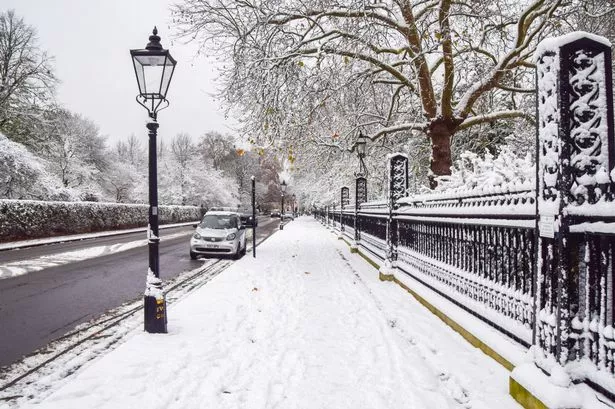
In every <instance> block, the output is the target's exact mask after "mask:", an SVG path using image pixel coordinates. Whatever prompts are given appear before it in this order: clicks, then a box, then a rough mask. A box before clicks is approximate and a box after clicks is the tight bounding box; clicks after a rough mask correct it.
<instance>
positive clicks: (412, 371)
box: [0, 217, 520, 409]
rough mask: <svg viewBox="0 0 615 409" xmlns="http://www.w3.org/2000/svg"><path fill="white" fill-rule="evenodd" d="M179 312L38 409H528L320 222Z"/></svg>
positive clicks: (265, 249)
mask: <svg viewBox="0 0 615 409" xmlns="http://www.w3.org/2000/svg"><path fill="white" fill-rule="evenodd" d="M168 316H169V323H168V327H169V333H168V334H161V335H152V334H146V333H143V332H142V331H141V329H138V330H135V331H133V332H132V333H131V334H130V335H129V336H128V337H126V339H125V340H124V342H123V343H122V344H121V345H120V346H118V347H117V348H116V349H115V350H113V351H111V352H109V353H107V354H105V355H103V356H101V357H99V358H97V359H95V360H93V361H91V362H90V363H89V364H87V365H85V366H84V367H83V368H82V369H80V370H79V371H78V372H76V373H75V374H73V375H71V376H69V377H67V378H65V379H64V380H63V381H62V382H61V383H60V384H58V385H55V386H54V387H53V388H52V390H51V391H50V392H51V393H49V394H46V396H45V397H44V398H42V400H39V401H38V402H36V401H35V402H33V403H31V404H29V406H27V407H37V408H137V407H144V408H148V409H156V408H160V409H162V408H216V409H222V408H246V409H248V408H249V409H261V408H262V409H269V408H280V409H292V408H305V409H320V408H322V409H325V408H326V409H344V408H348V409H362V408H364V409H380V408H383V409H384V408H391V409H422V408H433V409H446V408H475V409H487V408H489V409H494V408H497V409H507V408H519V407H520V406H519V405H517V403H516V402H515V401H514V400H513V399H512V398H511V397H510V396H509V395H508V375H509V373H508V371H506V370H505V369H504V368H503V367H501V366H500V365H498V364H497V363H495V362H494V361H493V360H491V359H490V358H489V357H487V356H485V355H483V354H482V353H481V352H480V351H479V350H477V349H475V348H474V347H472V346H471V345H470V344H468V343H467V342H466V341H465V340H463V339H462V338H461V336H459V335H458V334H457V333H456V332H454V331H453V330H451V329H450V328H449V327H448V326H446V325H445V324H444V323H443V322H441V321H440V320H439V319H438V318H436V317H435V316H434V315H432V314H431V313H430V312H429V311H428V310H427V309H425V308H424V307H423V306H421V305H420V304H419V303H418V302H417V301H416V300H415V299H414V298H412V297H411V296H410V295H409V294H408V293H407V292H405V291H404V290H402V289H401V288H400V287H399V286H397V285H395V284H393V283H389V282H381V281H379V280H378V272H377V271H376V270H375V269H374V268H373V267H371V266H370V265H369V264H367V263H366V262H365V261H364V260H363V259H362V258H361V257H360V256H358V255H356V254H350V252H349V250H348V247H347V246H346V245H345V244H344V243H343V242H342V241H341V240H336V238H335V236H334V235H332V234H331V233H330V232H328V231H327V230H326V229H325V228H324V227H322V226H321V225H320V224H319V223H318V222H316V221H314V220H313V219H311V218H308V217H303V218H300V219H298V220H296V221H294V222H291V223H289V224H288V225H286V226H285V227H284V230H282V231H279V232H277V233H276V234H274V235H273V236H272V237H270V238H269V239H268V240H267V241H265V242H264V243H263V244H262V245H261V246H259V247H258V251H257V258H256V259H253V258H252V257H251V255H248V256H245V257H243V258H242V259H241V260H240V261H238V262H237V263H234V264H233V265H232V266H231V267H230V268H228V269H227V270H226V271H224V272H223V273H222V274H220V275H219V276H217V277H216V278H214V279H213V280H212V281H211V282H209V283H208V284H207V285H205V286H203V287H201V288H199V289H198V290H196V291H194V292H192V293H191V294H190V295H189V296H188V297H186V298H185V299H183V300H181V301H180V302H177V303H176V304H174V305H172V306H171V307H170V308H169V311H168ZM0 406H1V405H0Z"/></svg>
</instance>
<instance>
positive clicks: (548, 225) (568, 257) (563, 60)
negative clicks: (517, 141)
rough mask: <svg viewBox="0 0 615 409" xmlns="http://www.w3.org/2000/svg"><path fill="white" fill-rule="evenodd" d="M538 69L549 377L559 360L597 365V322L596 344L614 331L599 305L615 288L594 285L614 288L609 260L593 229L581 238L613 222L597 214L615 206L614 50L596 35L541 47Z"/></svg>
mask: <svg viewBox="0 0 615 409" xmlns="http://www.w3.org/2000/svg"><path fill="white" fill-rule="evenodd" d="M536 62H537V67H536V70H537V75H536V80H537V89H538V149H537V192H536V195H537V201H538V220H537V226H538V233H539V234H538V236H539V237H538V246H537V251H538V254H537V263H538V264H537V267H536V278H535V280H534V282H535V283H536V288H535V289H534V292H533V294H534V302H535V307H536V314H535V318H534V340H533V343H534V344H535V345H537V346H538V347H539V349H538V350H537V351H536V352H537V353H536V354H535V361H536V363H538V365H540V366H541V367H542V368H543V369H544V370H546V371H547V372H551V370H552V369H553V363H552V362H553V358H555V361H557V362H558V363H559V364H560V365H565V364H566V363H568V362H570V361H573V360H575V359H579V358H580V357H583V356H586V357H587V358H589V359H593V360H595V362H598V361H599V359H598V357H597V356H598V354H596V352H595V350H596V349H597V347H596V346H593V347H592V346H591V345H593V344H592V342H594V341H590V340H589V339H590V338H592V337H593V335H592V331H593V330H591V328H590V327H592V326H594V325H593V324H592V323H594V320H595V327H596V328H597V329H596V331H595V332H596V333H597V334H596V336H595V337H596V338H597V341H595V345H606V344H607V343H606V342H605V340H604V334H603V332H604V331H602V330H600V328H599V327H604V326H607V325H608V326H611V325H613V323H612V317H610V322H606V321H607V319H606V313H605V311H606V309H607V308H608V309H611V308H609V307H605V306H601V305H600V301H599V300H600V299H601V297H602V294H600V292H605V291H608V292H610V293H612V292H613V289H612V288H608V289H607V286H606V284H604V285H599V286H596V284H595V282H596V281H597V282H599V279H598V278H592V276H596V277H599V276H600V275H602V276H604V278H605V280H604V281H605V283H606V282H610V283H611V284H610V286H612V277H607V275H609V276H612V270H608V269H607V268H602V269H601V266H600V260H599V259H600V258H604V257H607V258H608V257H609V256H608V255H605V253H603V254H602V256H600V255H599V252H598V251H593V250H592V248H591V243H590V239H588V237H594V238H595V237H597V236H599V234H598V233H595V230H591V227H589V228H590V230H585V233H584V234H579V233H578V227H579V226H580V225H581V223H583V224H591V222H592V221H594V220H595V219H596V217H597V215H601V216H600V220H601V221H602V220H606V219H607V218H608V217H609V216H608V215H607V216H606V217H605V215H602V213H601V212H596V211H595V209H598V208H600V207H603V206H604V205H609V204H610V205H611V209H612V205H613V203H612V199H613V197H612V193H613V185H612V182H611V180H610V179H609V175H608V172H609V170H610V169H613V166H614V158H613V156H614V154H613V149H614V146H613V95H612V78H611V75H612V74H611V49H610V46H609V45H607V42H606V40H601V39H600V38H599V37H597V36H591V38H589V36H587V37H579V36H578V35H573V36H570V37H567V36H563V37H559V38H557V39H549V40H548V41H545V42H543V43H541V44H540V45H539V47H538V50H537V58H536ZM592 216H593V217H592ZM611 218H612V217H611ZM587 222H590V223H587ZM571 226H572V227H575V229H576V230H575V231H576V232H577V233H576V234H575V231H571ZM608 237H609V239H610V240H613V236H608ZM598 241H599V240H598ZM611 245H612V244H611ZM590 254H595V255H593V256H592V257H589V255H590ZM593 258H595V259H598V260H592V259H593ZM610 262H611V263H612V258H611V261H610ZM592 263H595V264H597V265H596V266H592ZM611 315H612V312H611ZM598 317H599V318H598ZM590 321H591V322H590ZM598 333H599V334H598Z"/></svg>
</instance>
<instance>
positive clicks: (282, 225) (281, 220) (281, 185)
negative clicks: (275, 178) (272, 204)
mask: <svg viewBox="0 0 615 409" xmlns="http://www.w3.org/2000/svg"><path fill="white" fill-rule="evenodd" d="M286 186H287V185H286V181H285V180H283V181H282V183H281V184H280V189H281V190H282V211H281V212H280V230H282V229H284V193H286Z"/></svg>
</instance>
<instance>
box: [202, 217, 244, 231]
mask: <svg viewBox="0 0 615 409" xmlns="http://www.w3.org/2000/svg"><path fill="white" fill-rule="evenodd" d="M201 227H203V228H208V229H231V228H233V227H235V228H236V227H237V220H236V219H235V218H233V217H231V216H228V215H219V214H207V215H205V217H203V221H202V222H201Z"/></svg>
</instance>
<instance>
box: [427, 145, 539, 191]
mask: <svg viewBox="0 0 615 409" xmlns="http://www.w3.org/2000/svg"><path fill="white" fill-rule="evenodd" d="M460 156H461V157H460V159H459V160H458V161H457V162H456V163H455V166H453V168H452V169H451V170H452V174H451V175H450V176H440V177H438V178H437V180H438V187H437V188H436V191H438V192H444V191H446V192H466V191H478V192H480V191H485V192H488V191H490V190H493V188H496V187H505V186H520V185H525V186H534V181H535V178H536V167H535V164H534V161H533V160H532V156H531V155H530V154H527V155H526V156H525V157H524V158H520V157H518V156H517V155H516V154H515V153H514V152H512V151H511V149H510V148H508V147H504V148H503V149H502V150H501V151H500V153H499V154H498V156H497V157H494V156H493V155H491V154H490V153H489V152H486V153H485V156H484V158H481V157H480V156H479V155H477V154H475V153H472V152H465V153H463V154H461V155H460Z"/></svg>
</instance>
